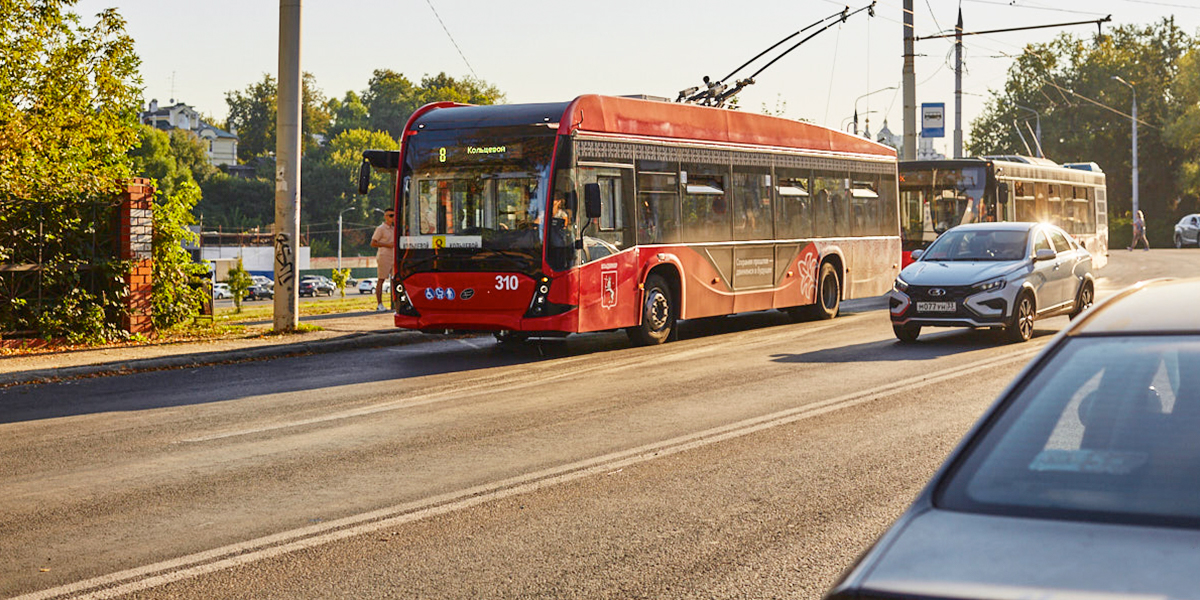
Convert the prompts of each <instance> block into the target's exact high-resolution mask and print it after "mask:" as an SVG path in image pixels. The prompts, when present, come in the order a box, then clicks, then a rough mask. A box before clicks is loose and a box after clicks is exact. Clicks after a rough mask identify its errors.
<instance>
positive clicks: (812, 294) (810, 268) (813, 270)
mask: <svg viewBox="0 0 1200 600" xmlns="http://www.w3.org/2000/svg"><path fill="white" fill-rule="evenodd" d="M818 258H819V256H818V254H817V247H816V246H815V245H813V244H809V245H807V246H805V247H804V250H801V251H800V257H799V258H797V259H796V271H797V272H798V273H799V274H800V297H801V299H803V300H804V302H805V303H806V304H811V303H813V302H816V301H817V259H818Z"/></svg>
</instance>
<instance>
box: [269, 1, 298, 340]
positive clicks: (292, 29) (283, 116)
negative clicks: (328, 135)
mask: <svg viewBox="0 0 1200 600" xmlns="http://www.w3.org/2000/svg"><path fill="white" fill-rule="evenodd" d="M300 77H301V76H300V0H279V95H278V111H277V114H276V120H275V132H276V137H275V330H276V331H294V330H295V329H296V325H298V324H299V323H300V315H299V310H298V309H299V304H300V298H299V295H298V290H297V288H296V257H297V255H298V254H299V250H300Z"/></svg>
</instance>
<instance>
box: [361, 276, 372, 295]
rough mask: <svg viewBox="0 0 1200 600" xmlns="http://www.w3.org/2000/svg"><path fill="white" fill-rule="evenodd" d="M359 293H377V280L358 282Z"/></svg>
mask: <svg viewBox="0 0 1200 600" xmlns="http://www.w3.org/2000/svg"><path fill="white" fill-rule="evenodd" d="M358 293H360V294H374V293H375V280H374V279H364V280H362V281H360V282H358Z"/></svg>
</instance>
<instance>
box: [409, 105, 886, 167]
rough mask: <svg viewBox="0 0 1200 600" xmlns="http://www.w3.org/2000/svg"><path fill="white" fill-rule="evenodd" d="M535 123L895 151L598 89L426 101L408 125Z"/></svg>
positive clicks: (822, 131) (839, 135)
mask: <svg viewBox="0 0 1200 600" xmlns="http://www.w3.org/2000/svg"><path fill="white" fill-rule="evenodd" d="M431 108H432V110H430V109H431ZM563 123H569V124H570V125H569V128H567V129H563ZM540 124H546V125H558V126H559V127H560V132H561V133H574V132H582V133H596V134H608V135H621V136H630V137H646V138H659V139H661V138H668V139H674V140H680V141H684V140H691V141H701V142H715V143H721V144H734V145H750V146H770V147H778V148H789V149H803V150H817V151H823V152H839V153H842V152H845V153H852V154H860V155H871V156H878V157H881V158H893V159H894V158H895V156H896V150H895V149H893V148H891V147H889V146H885V145H883V144H877V143H875V142H872V141H870V140H868V139H866V138H862V137H858V136H855V135H851V134H848V133H844V132H841V131H837V130H834V129H829V128H827V127H821V126H819V125H813V124H811V123H803V122H800V121H793V120H790V119H783V118H779V117H771V116H767V115H759V114H754V113H749V112H740V111H734V110H727V109H722V108H712V107H707V106H696V105H693V104H677V103H674V102H660V101H653V100H643V99H639V98H625V97H616V96H600V95H584V96H579V97H578V98H576V99H574V100H572V101H570V102H553V103H541V104H500V105H489V106H474V105H463V104H457V105H449V104H443V105H439V106H437V107H432V106H427V107H424V108H422V109H421V110H419V111H418V112H417V115H416V117H415V118H414V120H413V122H411V123H410V127H418V128H430V129H447V128H457V127H472V126H474V127H483V126H488V127H496V126H511V125H540Z"/></svg>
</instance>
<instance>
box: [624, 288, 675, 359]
mask: <svg viewBox="0 0 1200 600" xmlns="http://www.w3.org/2000/svg"><path fill="white" fill-rule="evenodd" d="M645 290H646V299H645V301H644V302H643V303H642V323H641V324H640V325H638V326H636V327H630V328H629V329H627V330H625V331H626V333H627V334H628V335H629V339H630V341H632V342H633V343H634V344H636V345H638V346H653V345H656V344H661V343H663V342H665V341H667V339H668V338H669V337H671V333H672V331H674V329H675V300H674V298H672V297H671V288H670V287H668V286H667V282H666V281H664V280H663V278H662V277H659V276H658V275H651V276H649V277H647V278H646V286H645Z"/></svg>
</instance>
